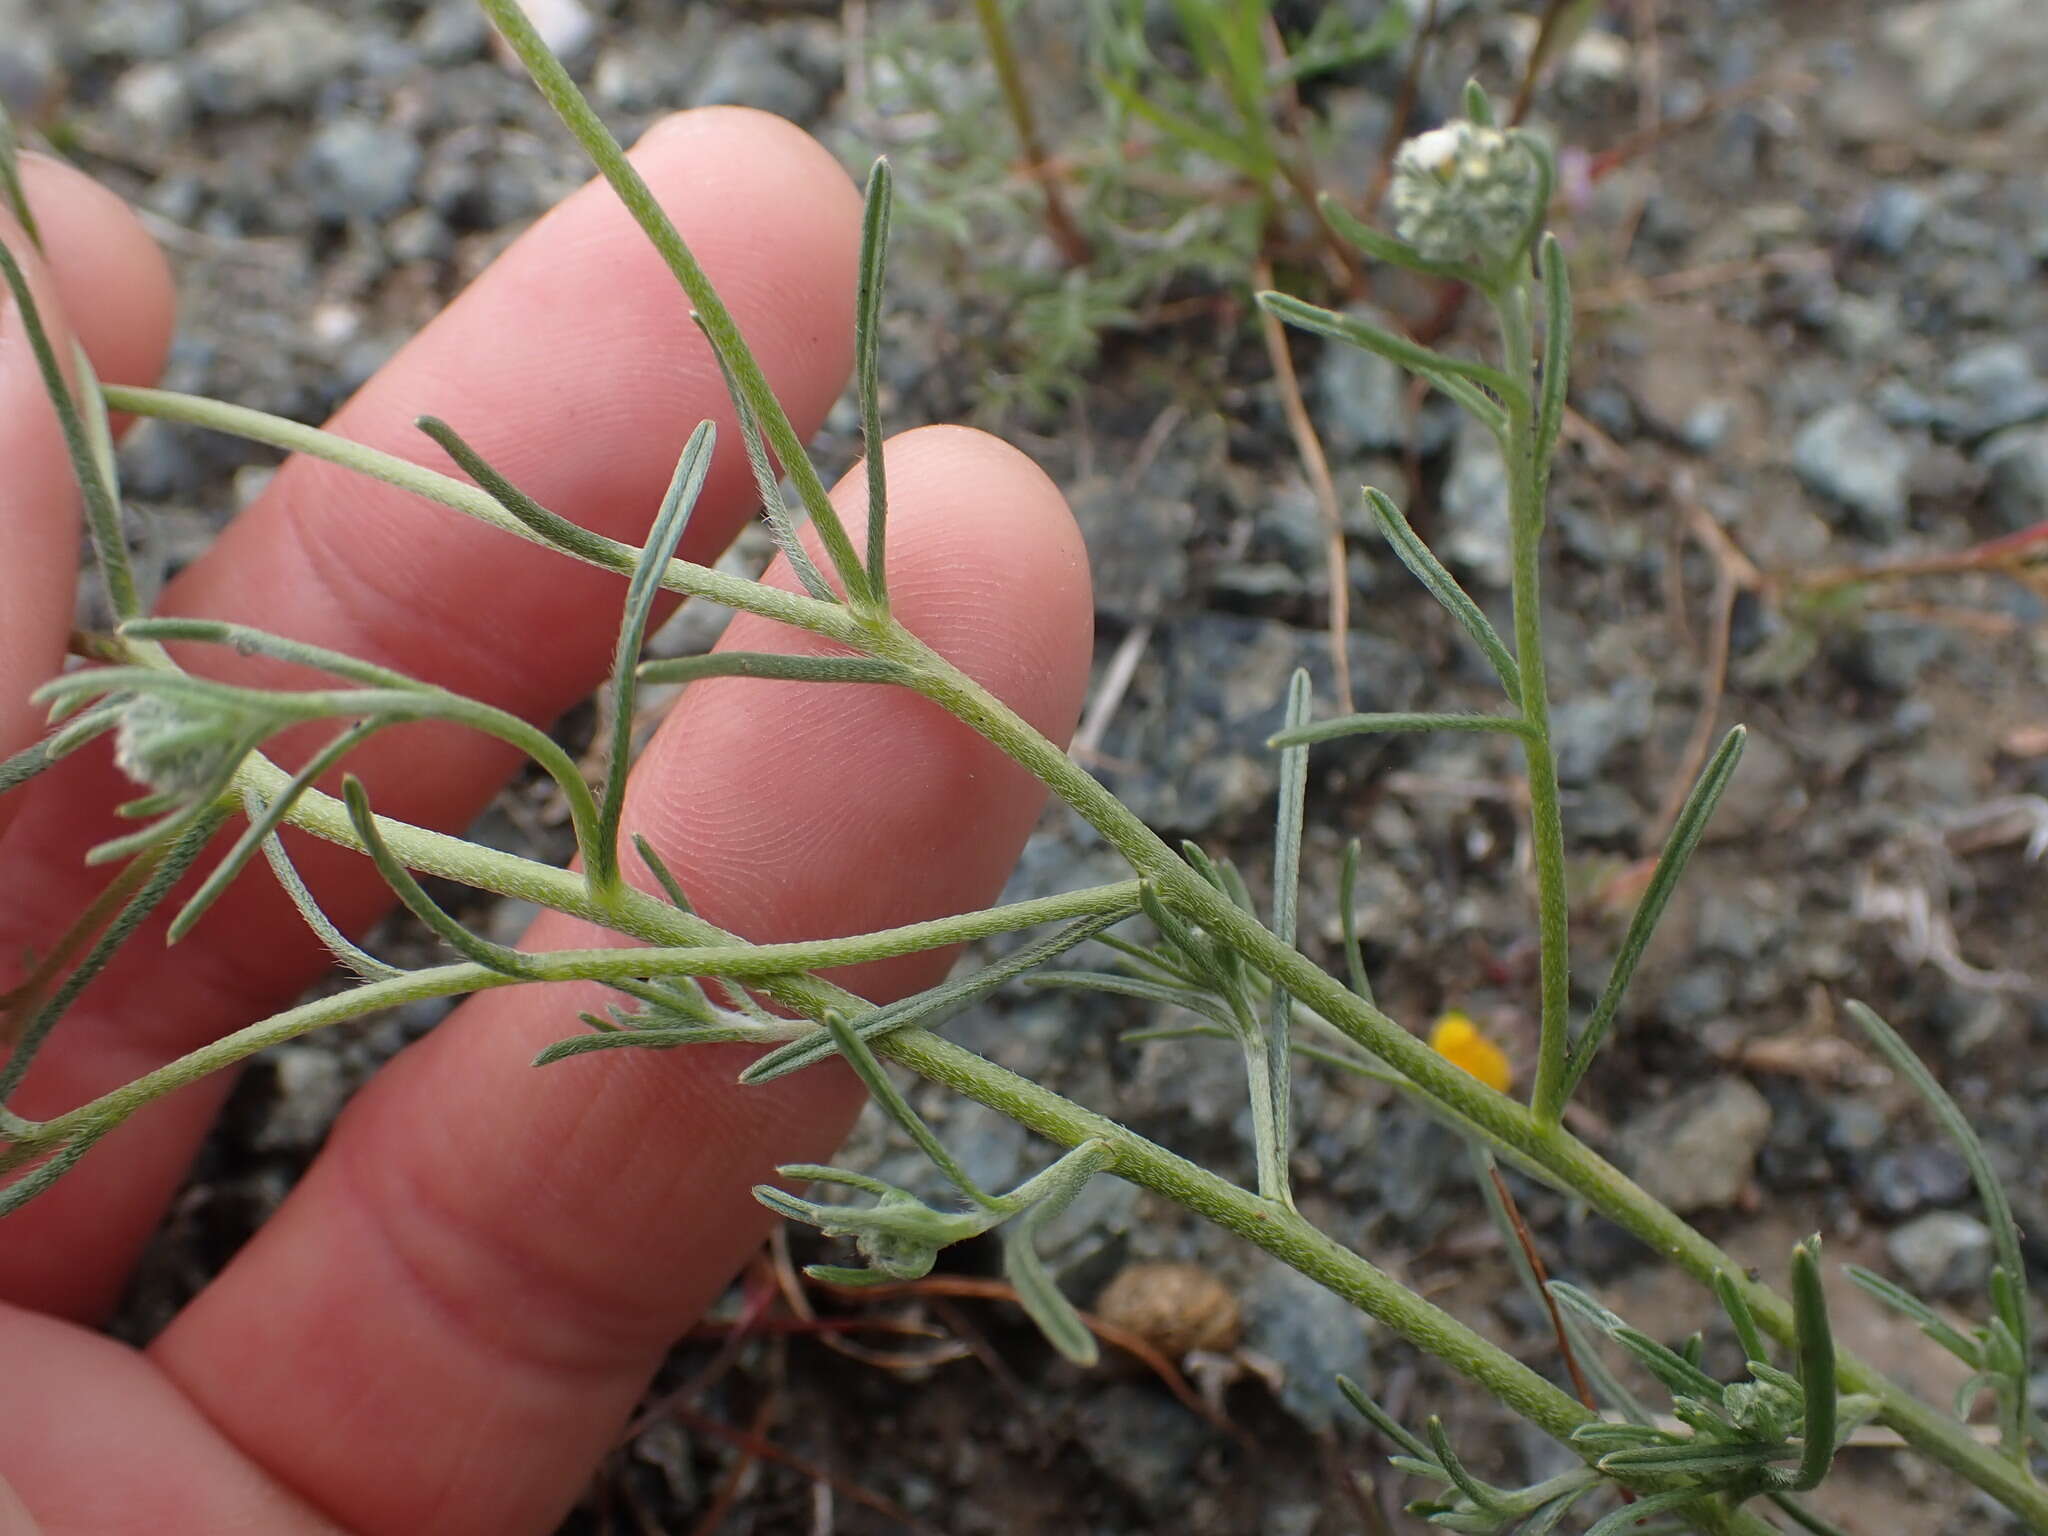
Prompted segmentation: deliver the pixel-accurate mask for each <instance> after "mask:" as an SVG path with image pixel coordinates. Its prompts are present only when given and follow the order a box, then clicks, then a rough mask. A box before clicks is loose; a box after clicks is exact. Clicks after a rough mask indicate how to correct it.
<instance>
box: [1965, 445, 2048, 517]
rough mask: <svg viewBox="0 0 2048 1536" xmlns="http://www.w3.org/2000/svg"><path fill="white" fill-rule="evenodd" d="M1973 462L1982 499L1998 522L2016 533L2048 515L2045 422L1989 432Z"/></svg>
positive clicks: (2047, 457) (2047, 467)
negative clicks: (1980, 475) (1979, 469)
mask: <svg viewBox="0 0 2048 1536" xmlns="http://www.w3.org/2000/svg"><path fill="white" fill-rule="evenodd" d="M1977 462H1978V463H1979V464H1981V465H1982V466H1983V467H1984V471H1985V487H1984V496H1985V500H1986V501H1987V502H1988V503H1989V504H1990V507H1991V510H1992V512H1993V513H1994V514H1995V515H1996V516H1997V518H1998V521H1999V523H2000V524H2001V525H2003V526H2004V527H2005V528H2007V529H2010V530H2011V531H2012V532H2014V533H2017V532H2019V531H2020V530H2021V529H2022V528H2031V527H2032V526H2033V525H2034V524H2035V523H2038V522H2040V521H2041V520H2042V519H2043V518H2048V422H2039V423H2036V424H2035V425H2033V426H2027V427H2007V428H2006V429H2005V430H2004V431H2003V432H1996V433H1993V434H1992V435H1991V436H1990V437H1988V438H1986V439H1985V440H1984V445H1983V446H1982V447H1981V448H1979V449H1978V450H1977Z"/></svg>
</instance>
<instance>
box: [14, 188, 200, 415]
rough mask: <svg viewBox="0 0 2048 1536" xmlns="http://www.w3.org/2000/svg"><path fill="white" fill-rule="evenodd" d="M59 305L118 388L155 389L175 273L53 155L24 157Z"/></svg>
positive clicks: (120, 210) (137, 227) (112, 201)
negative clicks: (148, 387)
mask: <svg viewBox="0 0 2048 1536" xmlns="http://www.w3.org/2000/svg"><path fill="white" fill-rule="evenodd" d="M21 183H22V191H23V193H24V195H25V196H26V197H27V199H28V205H29V207H30V209H31V210H32V211H33V212H34V213H35V216H36V225H37V228H38V232H39V233H40V234H41V236H42V245H43V252H44V259H45V261H46V262H47V264H48V266H49V270H50V278H51V282H52V285H53V286H54V288H55V290H56V295H57V301H58V303H59V304H61V305H62V306H63V308H64V312H65V314H66V315H67V316H68V317H69V319H70V322H71V328H72V331H73V333H74V334H75V335H76V336H77V338H78V340H79V341H80V342H81V343H83V344H84V346H85V352H86V356H88V357H89V358H91V359H92V365H93V368H94V369H95V370H96V371H97V372H98V373H99V376H100V377H101V378H102V379H104V380H105V381H106V382H108V383H110V384H153V383H155V382H156V379H157V376H158V374H159V373H160V372H162V370H163V365H164V358H165V357H166V356H167V355H168V354H169V352H170V346H171V325H172V320H173V317H174V315H175V312H176V308H177V301H176V294H175V292H174V289H173V285H172V282H171V269H170V265H169V263H167V262H166V261H165V260H164V254H163V252H162V250H161V249H159V248H158V246H157V243H156V241H155V240H153V239H151V238H150V235H149V232H148V231H147V230H146V229H144V228H143V227H142V223H141V221H140V220H138V219H137V218H136V216H135V214H134V211H133V210H131V209H130V208H129V207H128V205H127V204H126V203H124V202H122V201H121V199H120V198H118V197H116V196H115V195H114V194H113V193H112V192H110V191H108V190H107V189H106V188H105V187H103V186H101V185H100V184H99V183H98V182H96V181H94V180H93V179H92V178H91V177H90V176H87V175H85V174H84V173H83V172H82V171H78V170H74V169H73V168H72V167H70V166H68V165H65V164H64V163H63V162H62V161H59V160H52V159H50V158H49V157H48V156H47V155H38V154H25V155H23V156H22V157H21Z"/></svg>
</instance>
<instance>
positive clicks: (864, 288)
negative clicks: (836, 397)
mask: <svg viewBox="0 0 2048 1536" xmlns="http://www.w3.org/2000/svg"><path fill="white" fill-rule="evenodd" d="M890 201H891V199H890V175H889V162H888V161H887V160H885V159H883V160H877V161H876V162H875V164H874V168H873V169H872V170H870V171H869V172H868V187H867V196H866V200H865V207H864V209H863V211H862V214H861V227H860V285H859V288H858V290H857V293H856V297H855V300H854V325H853V378H854V388H855V392H856V393H857V394H858V396H859V399H860V437H861V452H862V454H863V456H864V457H865V458H866V460H867V477H868V584H869V586H870V588H872V590H873V593H874V599H875V603H876V605H877V606H878V607H880V608H883V609H885V610H886V609H887V607H888V606H889V585H888V569H887V545H888V525H889V483H888V475H887V473H886V471H885V470H884V469H883V467H882V405H881V377H882V373H881V361H880V359H881V346H882V341H881V331H882V283H883V275H884V272H885V271H886V269H887V265H888V256H889V207H890Z"/></svg>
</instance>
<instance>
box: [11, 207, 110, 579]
mask: <svg viewBox="0 0 2048 1536" xmlns="http://www.w3.org/2000/svg"><path fill="white" fill-rule="evenodd" d="M0 277H4V278H5V279H6V282H7V287H8V290H9V291H10V292H11V293H12V294H13V297H14V308H15V313H16V314H17V315H19V316H20V317H21V326H22V330H23V332H24V333H26V335H27V336H28V344H29V351H30V352H31V353H32V354H33V355H34V357H35V360H36V368H37V370H38V371H39V372H40V373H41V374H42V379H43V393H44V394H45V395H46V396H48V398H49V401H50V406H51V408H52V409H53V410H54V411H55V412H56V415H57V425H58V429H59V430H60V431H61V432H62V434H63V438H64V451H65V453H66V455H67V456H68V457H69V458H70V460H71V473H72V475H73V477H74V478H76V480H77V481H78V486H79V490H80V492H81V493H82V494H83V496H84V498H85V527H86V533H87V535H88V537H89V538H90V540H91V543H92V551H93V559H94V560H95V561H96V562H97V563H98V565H99V570H100V580H101V581H102V582H103V583H105V585H106V590H107V605H108V606H109V607H110V608H112V609H113V611H114V616H115V617H116V618H117V619H126V618H132V617H133V616H134V615H135V614H137V613H139V612H140V611H141V609H142V599H141V596H140V594H139V593H138V592H137V590H136V586H135V573H134V570H133V569H132V568H131V567H130V565H129V563H128V541H127V537H126V535H125V534H124V533H123V532H122V529H121V504H120V500H119V498H118V496H117V494H116V491H115V487H114V485H113V483H112V482H111V481H110V480H108V479H107V478H106V477H105V475H104V474H103V473H102V470H103V464H104V461H103V459H102V457H101V454H100V451H99V448H98V446H97V440H96V435H95V432H94V429H93V428H92V427H91V425H89V421H88V413H96V412H97V411H99V410H100V409H102V408H103V406H102V403H101V402H100V400H99V398H98V385H97V382H96V381H94V380H93V378H92V375H91V372H90V367H89V365H87V371H86V372H85V373H83V374H80V376H79V382H80V384H81V385H82V386H84V388H85V389H86V390H87V391H88V392H89V400H88V404H87V405H86V406H85V407H84V408H81V405H80V402H79V398H78V396H76V395H74V394H73V393H72V390H71V385H70V383H69V382H68V381H67V380H66V379H65V377H64V370H63V368H62V367H61V366H60V365H59V363H58V361H57V350H56V348H55V347H54V346H53V345H52V344H51V341H50V333H49V331H48V330H47V329H46V328H45V327H44V325H43V314H42V310H41V309H40V308H38V307H37V305H36V298H35V295H34V293H32V292H30V290H29V286H28V279H27V278H26V277H25V276H24V275H23V273H22V270H21V267H20V265H19V264H18V263H17V262H16V261H15V259H14V253H13V252H12V251H10V250H8V249H7V247H6V245H5V244H0ZM74 351H75V349H74ZM82 358H83V354H82V353H77V354H76V355H75V356H74V359H73V362H74V370H75V368H76V365H77V364H78V363H79V362H81V361H82Z"/></svg>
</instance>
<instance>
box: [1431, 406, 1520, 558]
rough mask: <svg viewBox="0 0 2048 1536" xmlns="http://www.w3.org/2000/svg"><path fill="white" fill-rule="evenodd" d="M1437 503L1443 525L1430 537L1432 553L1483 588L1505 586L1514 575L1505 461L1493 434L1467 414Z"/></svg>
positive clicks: (1460, 425)
mask: <svg viewBox="0 0 2048 1536" xmlns="http://www.w3.org/2000/svg"><path fill="white" fill-rule="evenodd" d="M1442 505H1443V515H1444V524H1445V527H1444V530H1443V532H1442V534H1441V535H1440V536H1439V537H1438V538H1437V539H1436V540H1435V541H1434V547H1435V549H1436V553H1437V557H1438V558H1439V559H1441V560H1442V561H1443V562H1444V563H1445V564H1446V565H1450V566H1455V567H1457V568H1459V569H1461V570H1464V571H1467V572H1469V573H1470V574H1471V575H1472V576H1473V577H1475V578H1476V579H1477V580H1478V581H1479V582H1480V583H1481V584H1482V585H1484V586H1489V587H1505V586H1507V585H1508V584H1509V582H1510V581H1511V580H1512V579H1513V577H1514V557H1513V553H1512V551H1511V550H1510V549H1509V546H1508V468H1507V462H1506V460H1504V459H1503V458H1502V457H1501V451H1500V444H1499V443H1497V442H1495V441H1494V438H1493V434H1492V433H1491V432H1489V431H1488V430H1487V429H1486V428H1485V427H1484V426H1482V425H1481V424H1480V423H1479V422H1477V421H1475V420H1473V419H1472V418H1470V417H1467V418H1466V419H1465V420H1464V421H1462V422H1460V423H1459V426H1458V438H1457V443H1456V445H1455V446H1454V447H1453V448H1452V450H1451V472H1450V474H1449V475H1448V476H1447V477H1446V478H1445V480H1444V489H1443V503H1442Z"/></svg>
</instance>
